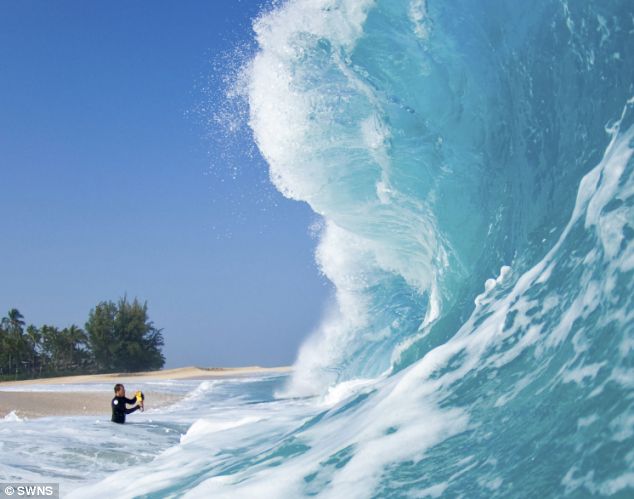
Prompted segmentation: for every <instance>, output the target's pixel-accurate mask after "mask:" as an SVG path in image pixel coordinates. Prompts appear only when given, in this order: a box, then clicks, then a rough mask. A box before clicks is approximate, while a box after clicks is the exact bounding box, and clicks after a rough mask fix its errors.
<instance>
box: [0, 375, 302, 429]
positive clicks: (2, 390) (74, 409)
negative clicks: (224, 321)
mask: <svg viewBox="0 0 634 499" xmlns="http://www.w3.org/2000/svg"><path fill="white" fill-rule="evenodd" d="M290 370H291V368H290V367H258V366H252V367H235V368H217V367H213V368H202V367H181V368H177V369H165V370H161V371H149V372H139V373H114V374H92V375H78V376H64V377H60V378H42V379H33V380H24V381H7V382H2V383H0V418H3V417H5V416H6V415H7V414H9V413H11V412H15V415H16V416H18V417H27V418H38V417H45V416H70V415H95V416H104V417H109V415H110V399H111V398H112V393H110V392H97V391H95V392H92V391H78V392H67V391H64V392H60V391H34V390H32V389H31V388H32V387H33V386H34V385H68V384H91V383H95V384H96V383H100V384H103V383H113V384H114V383H123V384H126V385H129V388H130V389H134V384H135V383H138V382H148V381H160V380H179V379H181V380H183V379H200V380H205V379H214V378H223V377H233V376H249V375H253V374H263V373H284V372H290ZM20 387H24V390H23V391H21V390H20ZM6 388H9V389H10V390H6ZM145 395H146V404H145V408H146V410H149V409H151V408H156V407H162V406H166V405H170V404H173V403H175V402H177V401H178V400H179V399H180V396H179V395H176V394H173V393H163V392H160V391H151V392H150V391H148V392H146V393H145ZM128 396H132V393H129V394H128Z"/></svg>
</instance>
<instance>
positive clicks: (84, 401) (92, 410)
mask: <svg viewBox="0 0 634 499" xmlns="http://www.w3.org/2000/svg"><path fill="white" fill-rule="evenodd" d="M129 396H132V395H129ZM112 397H113V395H112V394H111V393H108V392H13V391H12V392H5V391H0V418H3V417H5V416H6V415H7V414H9V413H11V412H14V413H15V415H16V416H18V417H20V418H29V419H33V418H41V417H45V416H89V415H90V416H103V417H107V418H110V415H111V412H110V400H111V399H112ZM145 398H146V403H145V410H149V409H152V408H157V407H163V406H166V405H170V404H173V403H175V402H177V401H178V400H179V399H180V398H181V397H180V396H179V395H174V394H166V393H159V392H147V393H145Z"/></svg>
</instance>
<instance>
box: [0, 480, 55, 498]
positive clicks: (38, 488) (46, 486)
mask: <svg viewBox="0 0 634 499" xmlns="http://www.w3.org/2000/svg"><path fill="white" fill-rule="evenodd" d="M0 491H2V492H3V494H0V497H51V498H53V497H54V498H58V497H59V485H58V484H56V483H55V484H52V483H37V484H36V483H11V484H7V483H5V484H2V487H1V488H0Z"/></svg>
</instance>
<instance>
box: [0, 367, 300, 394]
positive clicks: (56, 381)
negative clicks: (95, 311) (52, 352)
mask: <svg viewBox="0 0 634 499" xmlns="http://www.w3.org/2000/svg"><path fill="white" fill-rule="evenodd" d="M291 370H292V367H290V366H280V367H260V366H247V367H196V366H189V367H177V368H174V369H161V370H159V371H143V372H132V373H108V374H76V375H73V376H60V377H56V378H34V379H24V380H19V381H0V391H1V390H2V388H4V387H12V386H24V385H26V386H28V385H68V384H78V383H81V384H84V383H118V382H124V381H126V380H129V381H131V382H133V383H134V382H135V381H161V380H168V379H174V380H179V379H214V378H226V377H231V376H248V375H250V374H265V373H289V372H291Z"/></svg>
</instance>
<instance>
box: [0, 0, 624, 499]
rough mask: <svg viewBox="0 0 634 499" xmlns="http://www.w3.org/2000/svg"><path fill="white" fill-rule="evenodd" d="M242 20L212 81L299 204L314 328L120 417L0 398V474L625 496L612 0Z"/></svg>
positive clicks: (620, 174) (169, 492)
mask: <svg viewBox="0 0 634 499" xmlns="http://www.w3.org/2000/svg"><path fill="white" fill-rule="evenodd" d="M254 32H255V34H254V36H255V38H256V41H257V45H258V47H259V49H258V51H257V54H256V55H255V56H254V57H253V58H252V59H250V60H249V61H247V62H246V63H245V64H244V67H243V70H242V72H241V73H240V75H239V78H237V80H236V82H235V87H234V89H233V95H238V96H241V98H242V99H244V102H245V103H246V105H248V112H249V114H248V116H249V117H248V120H249V122H248V125H249V126H250V128H251V130H252V132H253V137H254V139H255V142H256V144H257V146H258V148H259V150H260V152H261V154H262V155H263V157H264V158H265V159H266V161H267V163H268V165H269V168H270V176H271V181H272V182H273V183H274V185H275V186H276V187H277V188H278V189H279V190H280V191H281V192H282V193H283V194H284V195H286V196H288V197H290V198H292V199H296V200H298V201H303V202H306V203H308V204H309V205H310V207H311V208H312V209H313V210H314V211H315V213H316V214H317V215H318V216H319V217H320V220H322V226H321V233H320V238H319V244H318V247H317V250H316V260H317V263H318V265H319V267H320V269H321V270H322V272H323V273H324V275H325V276H326V277H327V278H328V279H329V280H331V281H332V283H333V284H334V287H335V289H336V296H335V297H334V299H333V302H332V304H331V307H330V308H329V310H328V312H327V313H326V314H325V317H324V319H323V321H322V324H321V326H320V327H319V328H318V330H316V331H315V332H314V333H313V334H312V335H311V337H310V338H309V339H308V340H307V341H306V343H305V344H304V346H303V347H302V348H301V350H300V352H299V354H298V358H297V361H296V364H295V369H294V372H293V374H292V375H291V376H278V377H261V378H251V379H237V380H223V381H213V382H210V381H205V382H200V383H199V384H196V385H194V384H193V382H188V383H190V384H188V383H184V382H173V386H174V388H173V389H174V390H181V391H182V392H183V393H187V394H188V395H187V396H186V399H185V401H184V402H182V403H181V404H179V405H178V406H177V407H172V408H168V409H163V410H161V411H156V412H154V413H150V412H146V413H144V414H143V415H139V417H137V418H134V420H133V422H134V424H131V425H129V426H126V427H124V428H123V429H119V428H116V429H114V428H112V427H111V425H110V426H109V425H104V424H101V422H96V421H93V420H90V419H89V418H79V417H78V418H53V419H51V418H48V419H42V420H37V421H19V420H16V418H15V417H9V418H8V419H7V418H5V419H6V421H3V422H1V423H0V433H1V434H2V440H1V442H2V443H1V444H0V445H2V449H0V450H1V451H2V452H0V478H2V479H3V480H5V479H6V478H7V477H8V478H12V479H17V478H23V479H36V478H38V477H47V478H55V479H59V480H60V481H61V482H62V489H63V490H67V491H68V492H69V495H68V496H69V497H109V496H110V495H111V494H112V492H113V490H116V492H117V494H118V495H120V496H121V497H133V496H143V497H231V498H241V497H244V498H252V497H282V498H285V497H289V498H294V497H306V496H318V497H326V498H330V497H333V498H338V497H345V498H346V499H350V498H374V497H376V498H384V497H399V498H400V497H468V498H472V497H487V498H488V497H505V498H506V497H568V496H569V497H595V496H607V497H632V496H634V303H633V296H634V285H633V277H634V178H633V171H634V159H632V153H633V151H634V4H633V3H632V2H631V0H629V1H625V0H622V1H613V0H602V1H590V0H586V1H573V0H569V1H565V0H536V1H535V2H508V1H503V0H481V1H478V2H473V1H467V0H452V1H444V2H434V1H430V0H428V1H424V0H409V1H398V0H374V1H371V0H291V1H288V2H283V3H278V4H277V5H276V6H275V7H272V8H270V9H268V10H267V11H266V12H264V13H263V14H262V15H261V17H260V18H258V19H257V20H255V22H254ZM93 419H94V418H93ZM7 450H8V451H9V452H7ZM7 456H8V457H7ZM34 456H37V459H34Z"/></svg>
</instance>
